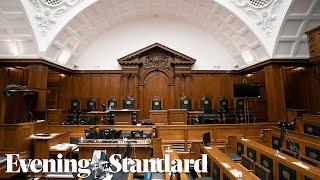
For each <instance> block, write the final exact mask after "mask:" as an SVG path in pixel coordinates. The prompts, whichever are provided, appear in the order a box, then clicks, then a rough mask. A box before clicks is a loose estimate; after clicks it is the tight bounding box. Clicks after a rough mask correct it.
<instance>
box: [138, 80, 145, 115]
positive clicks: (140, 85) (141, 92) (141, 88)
mask: <svg viewBox="0 0 320 180" xmlns="http://www.w3.org/2000/svg"><path fill="white" fill-rule="evenodd" d="M143 89H144V85H143V84H139V95H140V96H139V97H138V103H139V106H138V109H141V110H143V109H144V107H143V106H144V105H143V104H144V101H143V99H144V92H143ZM143 117H145V114H144V111H140V112H138V119H141V118H143Z"/></svg>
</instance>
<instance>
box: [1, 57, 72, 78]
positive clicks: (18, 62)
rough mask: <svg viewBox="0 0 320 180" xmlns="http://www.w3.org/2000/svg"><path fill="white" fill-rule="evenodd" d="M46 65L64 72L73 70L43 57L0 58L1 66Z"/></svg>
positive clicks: (70, 72)
mask: <svg viewBox="0 0 320 180" xmlns="http://www.w3.org/2000/svg"><path fill="white" fill-rule="evenodd" d="M37 65H40V66H46V67H48V69H50V70H53V71H58V72H60V73H64V74H72V73H74V70H72V69H70V68H67V67H64V66H61V65H59V64H55V63H53V62H50V61H47V60H44V59H0V67H1V66H6V67H8V66H37Z"/></svg>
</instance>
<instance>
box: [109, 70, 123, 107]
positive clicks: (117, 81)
mask: <svg viewBox="0 0 320 180" xmlns="http://www.w3.org/2000/svg"><path fill="white" fill-rule="evenodd" d="M109 78H110V81H109V82H110V83H109V88H108V89H109V93H110V94H109V97H112V96H114V97H115V98H116V99H117V102H118V104H117V106H118V108H120V109H121V108H122V107H123V106H122V100H123V98H124V97H122V96H121V74H110V75H109Z"/></svg>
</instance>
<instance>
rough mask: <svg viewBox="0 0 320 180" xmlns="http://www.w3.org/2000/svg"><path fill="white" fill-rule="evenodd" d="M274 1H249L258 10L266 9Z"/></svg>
mask: <svg viewBox="0 0 320 180" xmlns="http://www.w3.org/2000/svg"><path fill="white" fill-rule="evenodd" d="M271 1H272V0H249V3H250V4H251V5H252V6H254V7H257V8H264V7H266V6H268V5H269V4H270V3H271Z"/></svg>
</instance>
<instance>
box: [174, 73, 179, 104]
mask: <svg viewBox="0 0 320 180" xmlns="http://www.w3.org/2000/svg"><path fill="white" fill-rule="evenodd" d="M174 81H175V83H174V84H175V86H174V87H175V93H174V100H173V101H174V109H176V108H179V100H178V98H179V97H180V96H181V77H180V75H178V74H176V75H175V80H174Z"/></svg>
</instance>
